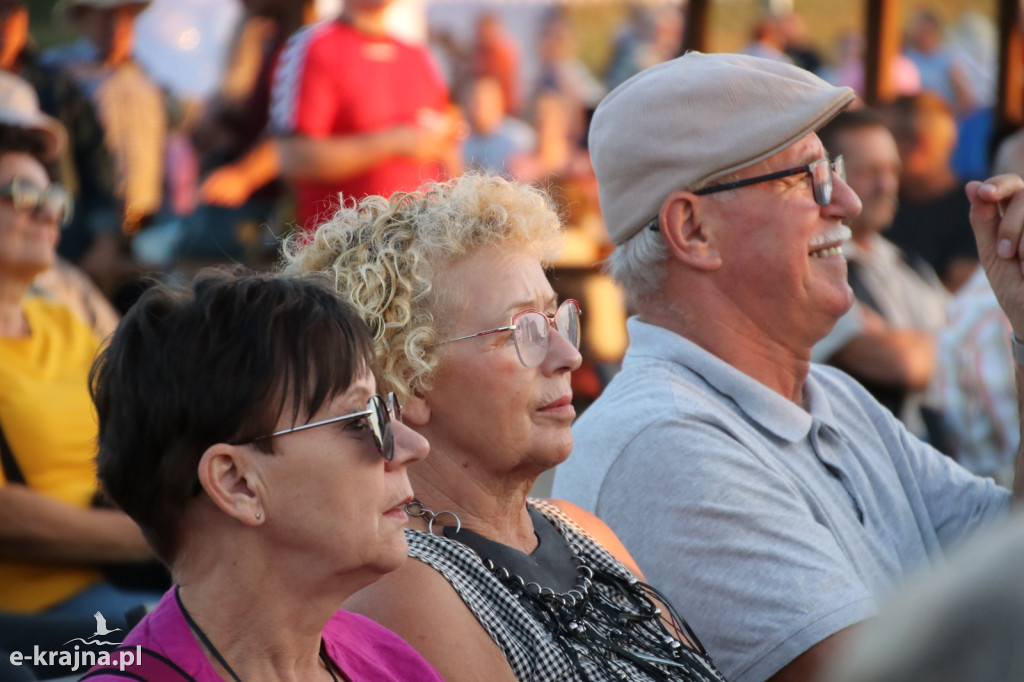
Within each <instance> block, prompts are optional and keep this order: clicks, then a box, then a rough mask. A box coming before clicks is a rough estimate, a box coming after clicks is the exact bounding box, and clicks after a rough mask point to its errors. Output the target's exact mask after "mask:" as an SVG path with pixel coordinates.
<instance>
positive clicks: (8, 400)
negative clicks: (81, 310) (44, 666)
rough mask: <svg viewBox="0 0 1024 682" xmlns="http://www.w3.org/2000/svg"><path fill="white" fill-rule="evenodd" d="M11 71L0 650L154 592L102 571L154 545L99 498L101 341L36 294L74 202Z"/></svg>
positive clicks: (0, 146)
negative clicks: (93, 397)
mask: <svg viewBox="0 0 1024 682" xmlns="http://www.w3.org/2000/svg"><path fill="white" fill-rule="evenodd" d="M15 78H16V77H15V76H12V75H10V74H2V77H0V84H2V87H0V102H2V104H3V107H2V108H0V121H2V123H0V291H2V292H3V296H2V300H0V463H2V470H0V550H2V551H0V640H2V641H0V649H5V650H7V651H31V650H32V647H33V646H40V647H42V648H47V645H48V644H50V643H53V644H56V645H58V646H59V645H61V644H62V643H64V642H65V641H67V640H68V639H70V638H71V637H75V636H78V637H81V636H82V635H83V634H86V635H87V634H88V633H89V632H90V631H91V630H87V629H86V628H92V627H93V626H94V625H95V621H94V619H93V614H94V613H95V612H97V611H102V612H104V613H105V615H106V617H107V618H108V622H109V623H110V627H117V626H120V627H124V622H125V621H124V612H125V610H126V609H129V608H132V607H134V606H137V605H139V604H140V603H143V602H146V601H148V600H150V599H151V598H153V597H154V596H158V594H159V593H152V592H138V591H132V590H126V589H123V588H121V587H119V586H116V585H114V584H113V583H111V582H110V581H109V580H107V579H106V578H105V576H104V573H103V571H102V567H103V566H105V565H107V564H108V563H109V562H118V561H123V562H129V563H131V564H132V565H135V566H139V565H141V563H142V562H146V561H149V560H151V559H152V555H151V553H150V551H149V548H148V547H147V546H146V544H145V542H144V540H143V538H142V534H141V532H140V531H139V529H138V527H137V526H136V525H135V524H134V523H133V522H132V521H131V519H129V518H128V517H127V516H126V515H124V514H123V513H121V512H119V511H114V510H112V509H108V508H101V507H100V506H97V505H96V504H95V503H96V499H97V491H98V484H97V481H96V467H95V462H94V459H93V458H94V457H95V455H96V421H95V412H94V410H93V408H92V405H91V404H90V402H89V397H88V373H89V367H90V366H91V364H92V361H93V358H94V356H95V354H96V352H97V351H98V350H99V348H100V345H101V339H100V337H99V336H98V335H97V333H96V332H95V331H94V330H93V329H92V328H90V326H89V325H88V324H86V322H85V321H83V319H81V318H80V316H79V314H76V311H74V310H73V309H72V308H70V307H68V306H67V305H65V304H64V303H63V302H62V301H60V300H58V299H55V298H53V297H50V296H41V295H38V294H35V293H33V291H32V285H33V282H34V281H35V280H36V278H37V277H38V276H39V275H40V274H42V273H44V272H46V271H47V270H48V269H50V268H53V267H54V265H55V263H56V250H57V242H58V241H59V239H60V236H61V233H60V228H61V225H63V224H64V223H65V222H66V221H67V220H68V219H69V218H70V216H71V212H72V204H71V200H70V197H69V195H68V193H67V192H66V191H65V190H64V189H63V188H62V187H60V186H59V185H56V184H51V182H50V177H49V175H48V173H47V171H46V167H45V165H44V161H45V160H47V159H49V158H52V157H53V155H54V154H55V153H56V152H58V151H59V147H60V146H61V145H62V144H63V141H64V134H63V129H62V128H61V126H60V124H59V123H58V122H57V121H55V120H54V119H52V118H49V117H47V116H45V115H43V114H41V113H40V112H39V111H38V109H37V108H35V99H34V96H32V91H31V87H30V86H29V85H28V84H26V83H24V82H21V83H20V84H17V85H12V84H11V83H6V82H5V81H8V80H10V79H15ZM19 88H20V89H21V91H22V93H23V94H22V96H13V97H12V96H10V95H11V92H12V91H14V90H16V89H19ZM26 91H27V95H28V96H25V94H24V93H25V92H26ZM4 95H6V96H4ZM65 635H67V636H65ZM51 670H52V668H51ZM39 672H40V673H43V672H45V670H41V671H39Z"/></svg>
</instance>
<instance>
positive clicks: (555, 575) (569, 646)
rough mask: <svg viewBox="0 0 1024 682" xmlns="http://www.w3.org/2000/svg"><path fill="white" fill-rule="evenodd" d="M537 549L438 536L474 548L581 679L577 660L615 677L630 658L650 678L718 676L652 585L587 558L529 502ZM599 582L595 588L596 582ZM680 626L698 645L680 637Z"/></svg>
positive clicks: (462, 535)
mask: <svg viewBox="0 0 1024 682" xmlns="http://www.w3.org/2000/svg"><path fill="white" fill-rule="evenodd" d="M529 513H530V517H531V520H532V521H533V527H534V533H535V534H536V535H537V540H538V545H537V549H536V550H534V551H533V553H531V554H525V553H523V552H520V551H518V550H516V549H513V548H512V547H508V546H506V545H503V544H501V543H498V542H494V541H493V540H489V539H487V538H485V537H483V536H481V535H479V534H477V533H474V532H473V531H471V530H467V529H457V528H454V527H452V526H446V527H444V530H443V533H444V535H445V537H448V538H450V539H452V540H456V541H458V542H461V543H462V544H464V545H466V546H467V547H469V548H470V549H472V550H474V551H475V552H476V553H477V554H478V555H479V556H480V558H481V560H482V561H483V564H484V566H485V567H486V568H487V570H488V571H490V572H491V574H492V575H494V576H495V577H496V578H497V579H498V580H499V581H500V582H501V583H502V584H503V585H504V586H505V587H506V589H508V590H509V591H510V592H511V593H512V594H514V595H516V596H517V597H518V599H519V603H520V604H521V605H522V606H523V608H525V609H526V610H527V611H529V612H530V613H531V614H532V615H533V617H534V618H535V619H536V620H537V621H538V622H540V623H541V624H543V625H544V627H545V628H546V629H547V630H548V631H549V632H551V634H552V636H553V638H554V641H555V642H556V643H557V644H558V646H559V647H560V648H561V649H562V650H563V651H564V652H565V654H566V655H567V656H568V657H569V659H570V660H571V661H572V663H573V666H574V667H575V668H576V670H578V671H579V672H580V674H581V676H582V677H583V678H584V679H585V680H586V679H590V678H589V677H588V676H587V673H586V669H585V668H584V667H583V666H582V665H581V664H580V661H581V659H583V658H586V659H588V660H590V661H593V662H594V663H595V665H596V667H599V668H603V669H605V670H606V671H607V672H608V673H609V674H611V675H612V676H614V677H617V678H619V679H629V678H628V677H625V676H624V673H623V672H622V671H621V670H619V666H617V665H615V663H614V662H615V661H616V660H618V661H623V660H625V661H629V662H630V663H632V665H633V666H634V667H635V668H637V669H639V670H640V671H642V672H644V673H645V674H646V675H647V676H648V677H650V678H651V679H654V680H720V679H721V678H720V676H719V675H718V673H717V671H715V670H714V668H713V667H712V666H710V664H709V663H708V662H707V661H706V660H705V659H704V658H702V655H704V654H705V651H704V649H703V647H701V646H700V643H699V641H698V640H697V638H696V636H695V635H694V634H693V632H692V631H691V630H690V628H689V626H688V625H687V624H686V622H685V621H684V620H682V618H680V617H679V615H678V614H676V613H675V611H674V610H671V607H669V609H670V615H671V616H672V622H673V624H674V629H675V630H676V632H675V633H673V632H671V631H670V630H669V629H668V628H667V627H666V625H665V623H664V622H663V620H662V617H661V613H662V612H661V609H659V608H658V607H657V606H656V605H655V604H654V603H653V601H652V599H651V597H652V596H653V597H654V598H656V599H659V600H660V601H662V603H665V604H667V603H668V602H667V601H666V600H665V599H664V598H663V597H661V596H660V595H659V594H658V593H657V592H656V591H655V590H654V589H653V588H651V587H650V586H648V585H645V584H643V583H641V582H640V581H638V580H636V579H635V578H632V577H629V578H625V577H622V576H619V575H615V574H612V573H609V572H607V571H604V570H601V569H599V568H596V567H594V566H591V565H589V564H588V562H587V561H586V559H585V558H584V557H583V555H582V550H581V548H580V547H579V546H577V545H575V544H571V543H570V542H569V541H568V540H567V539H566V538H564V537H563V536H562V535H561V533H559V531H558V529H556V528H555V526H554V525H552V524H551V523H550V522H549V521H548V520H547V519H546V518H544V516H543V515H542V514H541V513H540V512H539V511H537V510H535V509H534V508H532V507H530V508H529ZM598 586H599V587H598ZM682 633H686V635H687V637H688V638H689V639H690V641H692V642H694V643H695V644H696V646H697V650H696V651H694V650H693V649H691V648H690V647H688V646H686V645H684V644H683V642H682V641H680V637H681V634H682Z"/></svg>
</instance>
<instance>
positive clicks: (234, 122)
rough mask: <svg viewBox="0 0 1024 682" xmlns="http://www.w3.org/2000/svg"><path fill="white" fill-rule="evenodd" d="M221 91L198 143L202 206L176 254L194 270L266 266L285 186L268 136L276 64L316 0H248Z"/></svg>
mask: <svg viewBox="0 0 1024 682" xmlns="http://www.w3.org/2000/svg"><path fill="white" fill-rule="evenodd" d="M243 5H244V8H245V11H244V13H243V15H242V17H241V19H240V20H239V23H238V27H237V30H236V33H235V36H234V39H233V40H232V43H231V45H230V47H229V49H228V55H227V62H226V68H225V71H224V76H223V78H222V79H221V84H220V88H219V89H218V91H217V92H216V93H215V94H214V95H213V97H212V98H211V100H210V101H209V102H208V103H207V104H206V106H205V110H204V111H203V113H202V117H201V119H200V120H199V123H198V125H197V126H196V127H195V129H194V131H193V134H192V140H193V143H194V145H195V147H196V149H197V151H198V152H199V155H200V160H199V173H200V175H201V177H202V184H201V186H200V188H199V199H200V203H199V206H198V207H197V211H196V213H195V214H193V215H192V216H191V217H189V218H188V219H186V220H185V221H184V224H183V229H182V234H181V239H180V242H179V243H178V247H177V253H176V257H177V259H178V263H177V265H178V267H179V268H184V269H185V270H186V271H188V270H193V269H195V268H196V267H197V266H199V265H203V264H209V263H213V262H224V261H235V262H241V263H246V264H248V265H258V264H260V263H259V261H260V260H261V259H266V258H267V256H266V254H264V253H262V251H263V244H264V242H265V241H267V240H266V236H267V235H265V234H264V231H265V230H269V229H270V226H269V225H268V224H267V223H268V221H270V220H271V219H272V218H273V214H274V211H275V208H276V206H277V202H278V200H279V198H280V194H281V191H280V190H281V187H280V186H279V183H278V182H277V180H278V176H279V173H280V159H279V157H278V150H277V143H276V142H275V140H274V138H273V137H271V136H270V135H269V133H268V132H267V130H266V128H267V124H268V122H269V120H270V89H271V80H272V75H273V70H274V65H275V63H276V61H277V59H278V56H279V54H280V51H281V49H282V48H283V47H284V44H285V42H286V41H287V39H288V38H289V37H290V36H291V35H292V34H293V33H295V31H297V30H298V29H299V28H301V27H302V26H303V25H305V24H307V23H310V21H312V20H313V18H314V15H315V8H314V3H313V0H304V1H302V2H295V1H294V0H245V2H244V3H243Z"/></svg>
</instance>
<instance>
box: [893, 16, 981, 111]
mask: <svg viewBox="0 0 1024 682" xmlns="http://www.w3.org/2000/svg"><path fill="white" fill-rule="evenodd" d="M903 53H904V54H905V55H906V56H907V57H909V58H910V60H911V61H912V62H914V64H915V65H916V66H917V70H918V72H920V74H921V89H922V90H930V91H932V92H934V93H936V94H937V95H939V96H940V97H942V99H943V101H945V102H946V104H947V105H948V106H949V107H950V108H951V109H952V110H953V111H954V112H956V113H958V114H960V113H964V112H968V111H971V110H972V109H974V107H975V101H974V96H973V92H972V90H971V85H970V82H969V80H968V77H967V73H966V72H965V71H964V68H963V65H962V64H961V63H960V61H959V60H958V59H957V55H956V54H955V53H954V52H953V50H952V49H950V47H949V45H947V44H946V36H945V35H944V27H943V24H942V19H941V18H940V17H939V15H938V14H936V13H935V12H934V11H933V10H930V9H921V10H918V11H917V13H916V14H915V15H914V18H913V19H912V20H911V23H910V28H909V29H908V35H907V44H906V46H905V47H904V49H903Z"/></svg>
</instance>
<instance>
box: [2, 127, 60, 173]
mask: <svg viewBox="0 0 1024 682" xmlns="http://www.w3.org/2000/svg"><path fill="white" fill-rule="evenodd" d="M11 153H22V154H28V155H29V156H31V157H33V158H35V159H36V160H37V161H39V163H41V164H43V166H48V164H49V163H50V162H49V160H48V159H47V154H48V153H49V144H48V143H47V139H46V135H45V134H43V133H42V132H40V131H38V130H32V129H31V128H22V127H21V126H15V125H9V124H7V123H0V156H2V155H4V154H11Z"/></svg>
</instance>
